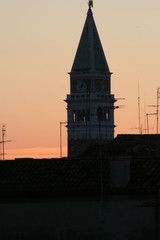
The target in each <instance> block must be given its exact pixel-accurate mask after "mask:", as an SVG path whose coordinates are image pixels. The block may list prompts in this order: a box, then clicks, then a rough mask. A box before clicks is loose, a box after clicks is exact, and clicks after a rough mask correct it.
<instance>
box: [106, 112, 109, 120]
mask: <svg viewBox="0 0 160 240" xmlns="http://www.w3.org/2000/svg"><path fill="white" fill-rule="evenodd" d="M106 120H109V112H108V111H107V112H106Z"/></svg>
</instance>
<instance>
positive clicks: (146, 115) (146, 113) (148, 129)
mask: <svg viewBox="0 0 160 240" xmlns="http://www.w3.org/2000/svg"><path fill="white" fill-rule="evenodd" d="M146 117H147V133H148V134H149V123H148V113H146Z"/></svg>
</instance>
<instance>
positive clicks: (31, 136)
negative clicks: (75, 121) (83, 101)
mask: <svg viewBox="0 0 160 240" xmlns="http://www.w3.org/2000/svg"><path fill="white" fill-rule="evenodd" d="M87 8H88V7H87V0H83V1H82V0H77V1H73V0H68V1H58V0H54V1H51V0H45V1H44V0H39V1H37V0H32V1H31V0H29V1H19V0H14V1H13V0H1V1H0V31H1V38H0V46H1V48H0V89H1V94H0V109H1V114H0V116H1V118H0V124H1V126H2V124H5V125H6V130H7V134H6V139H11V140H13V141H12V142H9V143H7V144H6V158H8V159H9V158H15V157H22V156H23V157H24V156H26V157H31V156H33V157H37V158H39V157H42V158H43V157H57V156H58V154H59V122H60V121H66V116H67V115H66V109H65V108H66V103H65V102H64V101H63V100H64V99H65V98H66V94H67V93H69V75H68V74H67V72H69V71H70V69H71V66H72V63H73V59H74V56H75V52H76V49H77V46H78V42H79V39H80V35H81V32H82V28H83V25H84V21H85V18H86V13H87ZM93 12H94V18H95V22H96V25H97V28H98V31H99V35H100V38H101V41H102V45H103V48H104V51H105V54H106V58H107V61H108V64H109V66H110V70H111V71H112V72H113V73H114V74H113V75H112V93H114V94H115V97H116V98H121V97H122V98H125V100H124V101H118V102H117V103H116V104H117V105H124V107H123V108H120V109H117V110H116V111H115V124H116V125H117V127H116V129H115V136H116V134H118V133H138V130H137V129H132V128H137V127H138V110H137V97H138V96H137V95H138V81H139V86H140V97H141V119H142V124H143V128H144V127H145V124H144V116H145V111H146V112H155V109H151V108H149V107H147V105H148V104H155V103H156V89H157V87H158V86H160V80H159V76H160V67H159V62H160V46H159V43H160V31H159V22H160V15H159V12H160V2H159V1H158V0H154V1H151V0H150V1H149V0H146V1H144V0H141V1H138V0H134V1H132V2H131V1H127V0H121V1H113V0H112V1H111V0H108V1H106V0H99V1H97V0H94V9H93ZM145 105H146V110H145V109H144V106H145ZM154 119H155V117H154V116H150V120H149V124H150V128H151V130H150V132H152V133H154V132H155V128H153V126H154V125H155V124H154ZM152 128H153V130H152ZM66 143H67V135H66V128H65V127H64V126H63V146H64V148H65V149H64V151H63V153H64V154H65V153H66Z"/></svg>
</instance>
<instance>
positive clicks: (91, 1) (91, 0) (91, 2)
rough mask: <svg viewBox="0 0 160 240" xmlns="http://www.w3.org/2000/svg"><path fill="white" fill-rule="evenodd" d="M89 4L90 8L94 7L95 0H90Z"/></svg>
mask: <svg viewBox="0 0 160 240" xmlns="http://www.w3.org/2000/svg"><path fill="white" fill-rule="evenodd" d="M88 6H89V8H91V7H92V8H93V0H89V2H88Z"/></svg>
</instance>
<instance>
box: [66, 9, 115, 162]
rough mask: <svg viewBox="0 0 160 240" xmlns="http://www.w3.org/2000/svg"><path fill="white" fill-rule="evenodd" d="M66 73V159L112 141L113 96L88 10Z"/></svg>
mask: <svg viewBox="0 0 160 240" xmlns="http://www.w3.org/2000/svg"><path fill="white" fill-rule="evenodd" d="M69 74H70V94H68V95H67V98H66V102H67V114H68V117H67V128H68V156H69V157H76V156H78V155H79V154H80V153H81V152H82V151H84V150H85V149H86V148H87V147H88V146H89V145H91V144H93V143H95V142H98V141H100V140H101V142H102V141H103V142H106V141H108V140H111V139H113V138H114V102H115V98H114V95H113V94H111V84H110V81H111V74H112V73H111V72H110V70H109V67H108V63H107V61H106V58H105V54H104V51H103V48H102V44H101V41H100V38H99V34H98V31H97V28H96V25H95V22H94V18H93V13H92V10H91V7H89V9H88V13H87V18H86V21H85V24H84V28H83V32H82V35H81V39H80V42H79V46H78V49H77V53H76V56H75V59H74V62H73V66H72V69H71V72H70V73H69Z"/></svg>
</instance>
